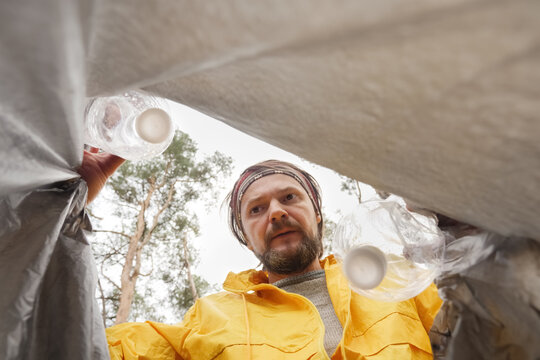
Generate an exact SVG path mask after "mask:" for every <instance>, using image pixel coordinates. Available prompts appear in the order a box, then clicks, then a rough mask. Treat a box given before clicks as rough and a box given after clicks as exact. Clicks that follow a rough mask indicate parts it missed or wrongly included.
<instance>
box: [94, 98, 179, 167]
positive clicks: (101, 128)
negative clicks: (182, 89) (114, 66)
mask: <svg viewBox="0 0 540 360" xmlns="http://www.w3.org/2000/svg"><path fill="white" fill-rule="evenodd" d="M164 109H167V104H166V102H165V101H164V100H163V99H159V98H156V97H153V96H150V95H147V94H144V93H142V92H139V91H128V92H126V93H123V94H120V95H116V96H109V97H97V98H93V99H91V100H90V101H89V102H88V104H87V106H86V110H85V116H84V119H85V120H84V121H85V124H84V129H85V131H84V142H85V143H86V144H87V145H90V146H94V147H97V148H100V149H102V150H103V151H106V152H109V153H111V154H115V155H118V156H120V157H123V158H124V159H128V160H145V159H149V158H151V157H154V156H157V155H159V154H161V153H162V152H164V151H165V150H166V149H167V147H168V146H169V145H170V144H171V142H172V139H173V137H174V125H173V123H172V120H171V118H170V116H169V115H168V114H167V112H166V111H165V110H164Z"/></svg>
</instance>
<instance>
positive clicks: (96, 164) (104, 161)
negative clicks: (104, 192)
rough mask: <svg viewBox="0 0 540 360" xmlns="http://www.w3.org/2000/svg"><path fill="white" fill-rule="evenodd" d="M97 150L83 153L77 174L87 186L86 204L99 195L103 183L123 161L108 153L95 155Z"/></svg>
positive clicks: (93, 149)
mask: <svg viewBox="0 0 540 360" xmlns="http://www.w3.org/2000/svg"><path fill="white" fill-rule="evenodd" d="M97 151H98V150H97V149H95V148H92V149H91V150H90V151H86V150H85V151H84V155H83V162H82V165H81V167H79V168H78V169H77V172H78V173H79V174H80V175H81V177H82V178H83V180H84V181H86V183H87V184H88V198H87V199H86V203H87V204H90V203H91V202H92V200H94V198H95V197H96V196H97V194H99V192H100V191H101V189H102V188H103V186H105V182H106V181H107V179H108V178H109V176H111V175H112V174H113V173H114V172H115V170H116V169H117V168H118V167H119V166H120V165H122V164H123V163H124V161H125V160H124V159H122V158H121V157H118V156H116V155H112V154H108V153H100V154H98V153H97Z"/></svg>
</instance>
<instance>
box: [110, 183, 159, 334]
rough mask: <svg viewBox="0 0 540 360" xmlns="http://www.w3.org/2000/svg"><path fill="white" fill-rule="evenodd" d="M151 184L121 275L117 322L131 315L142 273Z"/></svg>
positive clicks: (152, 189) (152, 186) (123, 320)
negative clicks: (143, 241)
mask: <svg viewBox="0 0 540 360" xmlns="http://www.w3.org/2000/svg"><path fill="white" fill-rule="evenodd" d="M150 184H151V186H150V189H149V190H148V193H147V194H146V198H145V199H144V201H142V202H141V203H140V204H141V208H140V209H139V214H138V215H137V225H136V227H135V234H133V236H131V237H130V239H129V246H128V251H127V254H126V261H125V263H124V266H123V268H122V275H121V277H120V304H119V305H118V311H117V312H116V321H115V324H121V323H123V322H126V321H127V319H128V317H129V312H130V311H131V303H132V302H133V297H134V295H135V285H136V283H137V278H138V277H139V275H140V273H139V270H140V256H141V253H142V249H143V247H142V244H141V243H142V239H143V236H144V229H145V227H146V222H145V219H144V214H145V212H146V209H148V206H149V205H150V200H151V198H152V194H153V193H154V191H155V185H154V183H152V182H151V183H150Z"/></svg>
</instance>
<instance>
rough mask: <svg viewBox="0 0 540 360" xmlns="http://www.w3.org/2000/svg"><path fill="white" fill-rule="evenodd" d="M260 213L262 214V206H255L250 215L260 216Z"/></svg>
mask: <svg viewBox="0 0 540 360" xmlns="http://www.w3.org/2000/svg"><path fill="white" fill-rule="evenodd" d="M259 212H261V207H260V206H254V207H252V208H251V210H249V213H250V214H258V213H259Z"/></svg>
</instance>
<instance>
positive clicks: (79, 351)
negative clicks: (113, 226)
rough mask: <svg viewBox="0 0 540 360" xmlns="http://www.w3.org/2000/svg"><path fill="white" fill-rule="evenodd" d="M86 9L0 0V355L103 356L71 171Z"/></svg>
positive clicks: (19, 359) (88, 359)
mask: <svg viewBox="0 0 540 360" xmlns="http://www.w3.org/2000/svg"><path fill="white" fill-rule="evenodd" d="M88 5H89V2H86V1H84V0H81V1H72V0H43V1H41V0H39V1H38V0H35V1H1V2H0V44H2V51H0V79H2V80H1V81H0V359H2V360H15V359H16V360H34V359H35V360H38V359H40V360H41V359H55V360H56V359H84V360H101V359H108V358H109V354H108V352H107V346H106V342H105V336H104V326H103V322H102V320H101V318H100V311H99V309H98V307H97V303H96V301H95V297H94V296H95V282H96V271H95V265H94V261H93V256H92V252H91V248H90V245H89V244H88V242H87V241H86V238H85V236H84V233H83V230H82V229H83V228H84V227H86V225H87V220H86V216H85V215H84V205H85V202H86V185H85V184H84V183H83V182H82V181H81V180H80V179H78V174H77V173H76V172H75V171H74V169H75V168H76V167H77V166H79V165H80V163H81V160H82V149H83V143H82V115H83V113H84V106H83V102H84V97H85V72H84V66H83V65H82V64H84V56H85V51H84V49H85V46H86V39H85V37H84V35H83V33H85V32H87V31H88V29H87V28H85V26H86V25H85V24H86V19H88V17H89V16H88V13H86V11H87V10H88V8H87V6H88ZM69 179H72V180H71V181H70V180H69ZM73 179H74V180H73ZM65 181H68V182H65Z"/></svg>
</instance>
